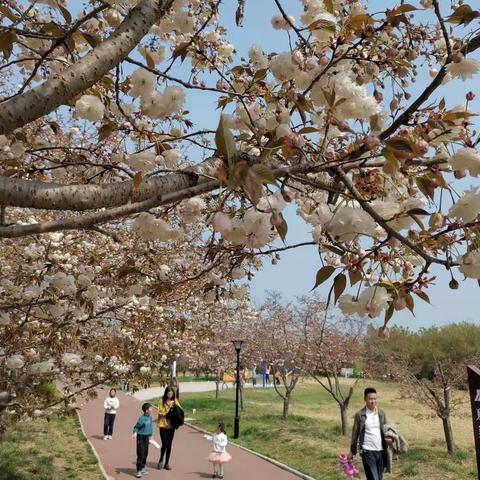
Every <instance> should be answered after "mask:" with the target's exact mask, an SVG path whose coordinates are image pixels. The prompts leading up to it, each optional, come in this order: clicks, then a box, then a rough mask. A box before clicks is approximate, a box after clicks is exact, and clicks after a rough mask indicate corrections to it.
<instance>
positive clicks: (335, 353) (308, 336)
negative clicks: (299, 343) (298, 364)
mask: <svg viewBox="0 0 480 480" xmlns="http://www.w3.org/2000/svg"><path fill="white" fill-rule="evenodd" d="M296 315H297V317H298V320H299V324H300V325H301V328H302V331H303V349H304V351H303V362H302V370H303V371H304V372H305V373H306V374H307V375H309V376H310V377H311V378H313V379H314V380H315V381H316V382H317V383H318V384H319V385H321V386H322V388H323V389H324V390H325V391H327V392H328V393H329V394H330V395H331V396H332V398H333V399H334V400H335V402H337V404H338V406H339V408H340V418H341V429H342V435H348V434H349V429H348V407H349V404H350V400H351V398H352V395H353V392H354V390H355V387H356V386H357V384H358V382H359V380H360V376H357V378H356V379H355V380H354V382H353V384H350V385H348V386H346V385H345V383H344V381H342V377H343V376H344V375H342V369H346V368H348V369H353V368H355V367H358V366H359V362H360V357H361V347H362V341H363V338H362V335H363V333H364V330H365V329H364V323H363V322H362V321H360V320H358V319H348V318H339V317H336V316H335V315H332V313H329V312H328V311H327V305H326V302H325V301H324V300H321V299H320V298H319V297H318V296H313V297H299V298H298V299H297V307H296Z"/></svg>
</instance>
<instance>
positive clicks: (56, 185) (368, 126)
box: [0, 0, 480, 412]
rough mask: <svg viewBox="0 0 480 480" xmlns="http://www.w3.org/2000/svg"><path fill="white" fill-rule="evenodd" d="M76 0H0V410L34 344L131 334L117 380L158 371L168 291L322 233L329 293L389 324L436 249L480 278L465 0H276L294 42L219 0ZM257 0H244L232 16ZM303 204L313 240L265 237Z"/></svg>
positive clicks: (212, 281)
mask: <svg viewBox="0 0 480 480" xmlns="http://www.w3.org/2000/svg"><path fill="white" fill-rule="evenodd" d="M79 3H80V2H73V1H71V2H68V1H66V0H65V1H64V0H42V1H37V2H34V3H32V2H29V1H26V0H7V1H5V2H3V3H2V5H1V9H0V72H1V74H0V78H1V80H0V107H1V108H0V169H1V172H0V173H1V175H0V238H1V239H2V249H1V252H2V255H4V257H2V273H3V271H4V266H6V270H5V272H6V274H5V275H6V277H7V278H5V279H2V280H3V282H4V285H2V287H1V288H2V292H1V295H2V299H1V302H3V303H2V305H3V308H2V317H1V318H2V320H1V321H2V325H1V328H2V329H3V330H2V334H3V333H4V331H6V333H7V335H6V336H7V338H14V339H15V342H14V343H13V344H8V345H4V344H3V343H2V348H3V350H2V352H1V353H0V355H1V357H0V359H1V360H0V368H2V369H3V370H2V380H1V381H2V382H3V381H5V382H6V384H5V386H4V387H3V386H2V390H1V391H0V408H3V405H7V404H9V405H13V404H15V403H18V404H19V405H22V406H25V405H27V404H28V405H33V404H35V402H28V401H23V400H20V399H21V398H22V396H23V393H21V392H23V390H21V389H19V388H17V387H18V386H19V385H26V384H28V382H29V381H30V377H29V376H27V377H25V376H24V373H25V372H32V370H31V367H32V365H34V364H35V363H39V364H40V366H38V367H36V368H38V369H40V370H41V372H39V373H41V374H42V375H44V373H48V374H49V375H50V373H49V372H50V371H55V372H56V373H57V374H58V375H64V373H65V371H72V372H79V371H80V370H82V369H84V366H85V365H87V366H88V362H85V363H84V361H83V357H84V355H85V356H86V357H88V358H90V360H91V355H90V352H91V353H92V354H93V352H94V351H95V350H98V351H99V352H104V350H105V352H106V351H107V350H109V351H118V350H121V351H122V352H126V353H122V354H121V355H116V354H112V353H110V354H108V355H104V354H103V353H99V356H101V357H102V359H104V357H108V358H109V360H107V361H106V362H105V361H104V360H102V361H103V362H104V363H105V364H106V366H105V367H104V368H105V373H104V375H105V378H106V377H107V376H108V375H110V372H115V371H119V369H120V371H121V370H122V368H123V367H120V366H119V365H129V368H133V369H134V370H135V369H137V368H138V369H140V368H141V367H142V366H144V367H145V369H146V370H144V373H142V375H147V373H148V368H151V367H150V365H149V364H150V363H152V362H153V363H158V362H160V361H163V360H162V358H163V355H165V356H166V357H167V361H169V358H170V359H171V358H173V357H172V355H175V353H173V352H175V351H178V350H180V348H179V346H178V345H174V347H175V348H173V349H172V348H171V346H168V347H165V349H166V350H165V351H162V349H159V348H157V345H155V344H153V343H152V344H151V345H152V346H151V350H150V347H149V349H148V355H147V352H145V351H144V352H143V353H142V354H140V353H137V352H140V346H139V345H140V343H138V341H139V339H140V338H143V337H142V335H144V336H147V337H148V338H147V340H148V341H149V340H154V341H156V342H158V341H164V338H169V337H168V335H169V334H168V332H171V331H172V329H170V326H168V322H166V323H165V330H164V326H163V324H161V322H157V323H159V324H158V325H157V324H156V323H155V328H154V329H153V332H152V331H150V330H149V328H148V327H149V326H150V325H152V323H154V319H155V318H156V317H155V315H157V313H156V312H157V310H156V309H157V307H158V308H160V307H162V308H163V307H164V305H166V306H168V305H170V306H172V307H178V308H179V311H182V312H185V311H187V310H188V309H189V308H190V307H191V306H192V305H193V304H196V303H201V302H205V303H206V304H209V303H212V302H215V301H220V300H221V299H222V298H225V297H227V296H228V297H230V296H233V297H238V298H241V297H242V296H245V294H246V287H244V286H242V285H236V286H234V285H233V284H232V281H234V280H239V279H240V278H241V277H245V278H246V279H249V278H251V276H252V275H254V272H255V270H256V269H258V268H260V267H261V260H260V258H261V255H270V256H273V255H275V254H277V253H278V251H279V249H280V250H282V249H287V248H288V249H290V248H292V249H293V248H297V247H298V248H300V247H303V246H307V245H310V246H311V247H313V249H314V250H315V252H316V251H317V250H320V254H321V255H320V256H321V261H322V268H321V269H320V270H319V271H318V273H317V277H316V280H315V282H313V281H312V283H315V286H318V285H320V284H322V283H323V282H325V281H327V280H328V279H330V278H333V282H332V286H331V290H330V295H329V298H328V300H333V302H338V305H339V308H340V309H341V310H342V312H343V313H345V314H347V315H351V314H357V315H360V316H363V317H366V316H369V317H377V316H379V315H381V314H382V313H385V326H386V325H387V322H388V320H389V319H390V318H391V316H392V315H393V313H394V311H395V310H400V309H402V308H408V309H410V310H412V311H413V309H414V299H416V298H419V299H421V300H424V301H429V297H428V294H427V293H426V290H427V288H429V287H430V286H431V284H432V282H433V278H434V275H433V273H432V268H433V267H436V268H444V269H446V270H447V271H448V273H449V274H450V275H451V281H450V287H451V288H452V289H456V288H458V286H459V282H458V280H457V278H458V275H459V274H462V275H463V276H465V277H466V278H471V279H479V278H480V268H479V265H480V253H479V250H478V246H479V241H478V213H479V208H480V193H478V191H477V187H476V186H475V185H474V186H472V187H471V188H469V189H465V185H464V183H462V181H461V178H462V177H467V176H468V178H469V179H470V178H471V177H477V176H478V174H479V173H480V168H479V165H480V153H479V152H478V150H477V145H478V142H479V138H480V137H479V136H478V134H477V132H476V130H475V128H474V125H473V123H472V122H473V120H472V119H473V118H474V115H475V112H474V111H473V106H474V105H475V94H474V93H473V92H470V89H471V87H470V84H469V80H470V79H471V78H473V76H474V75H476V74H477V72H478V70H479V66H480V64H479V62H478V61H477V60H476V55H477V53H476V51H477V50H478V48H479V47H480V35H479V34H478V22H479V17H480V12H479V11H478V10H475V8H474V7H472V6H470V5H469V4H467V3H462V4H461V5H456V4H453V3H452V4H448V5H447V4H444V3H442V4H440V2H439V1H438V0H421V1H415V2H413V3H401V4H398V2H395V1H392V2H386V4H387V3H388V5H386V6H385V10H384V11H379V10H378V9H373V8H372V7H371V5H369V4H368V2H363V3H362V2H360V1H356V0H302V1H301V4H300V3H299V4H298V5H300V6H301V7H302V12H301V13H299V14H298V15H292V14H291V12H289V11H288V9H289V8H291V7H292V5H293V4H288V6H287V4H286V3H285V5H283V4H282V2H281V0H273V2H272V5H273V4H274V6H275V8H276V10H277V12H278V14H276V15H275V16H274V17H273V18H272V20H271V25H272V28H273V29H275V30H279V31H280V32H284V43H283V44H281V42H279V45H278V47H279V48H278V49H276V50H278V51H277V52H268V51H265V48H264V47H262V45H261V42H262V38H258V39H252V40H253V41H256V42H257V43H254V44H253V45H251V47H250V48H249V49H248V51H241V52H240V51H239V52H236V50H235V46H234V45H232V44H231V43H230V41H229V30H228V28H227V25H228V21H229V19H228V18H226V16H225V10H224V5H223V4H224V3H225V2H222V1H221V0H212V1H208V2H200V1H199V0H189V1H187V0H138V1H137V0H125V1H117V0H108V1H97V0H92V1H90V2H85V3H84V4H81V5H80V4H79ZM250 5H254V3H253V2H248V1H245V0H238V10H237V12H236V19H235V21H236V23H237V25H238V26H240V25H241V24H242V22H243V19H244V11H245V9H247V8H252V7H251V6H250ZM233 28H237V27H233ZM238 28H240V27H238ZM245 28H247V25H246V26H245ZM182 62H183V64H184V65H183V66H182V65H181V64H182ZM458 81H463V82H464V83H463V84H461V85H462V87H461V88H463V89H464V93H465V101H464V102H462V103H461V104H460V105H451V104H450V101H449V100H448V99H445V98H444V88H445V85H447V87H446V88H448V86H449V84H450V82H458ZM456 85H458V83H457V84H456ZM207 93H208V95H212V96H213V97H215V105H216V106H217V107H218V108H219V110H220V111H219V113H218V118H216V119H215V124H214V125H210V123H209V121H208V120H206V121H205V124H201V125H196V124H194V123H193V122H192V120H191V118H190V116H189V115H190V114H189V111H188V110H187V109H186V108H187V106H188V105H189V101H190V99H191V98H193V97H194V96H195V95H207ZM291 203H295V204H296V206H297V213H298V215H299V216H300V217H301V218H302V219H303V220H304V221H305V222H306V223H307V224H308V225H309V226H310V227H309V228H311V230H312V241H311V242H306V243H302V244H300V245H288V246H287V245H286V246H284V247H277V246H273V245H271V244H272V242H274V241H275V240H276V239H277V238H280V239H281V240H283V241H284V242H286V241H287V239H288V225H287V222H286V219H285V218H286V217H284V210H285V208H286V207H287V205H288V204H291ZM59 235H62V236H61V237H60V236H59ZM192 235H193V236H194V238H195V240H194V239H193V237H192ZM59 239H60V240H59ZM115 239H118V242H117V241H116V240H115ZM23 242H24V243H23ZM58 242H60V243H61V245H59V246H58V247H56V246H55V245H54V244H55V243H58ZM72 242H73V244H72ZM152 245H153V246H152ZM169 245H175V248H173V247H172V249H169V247H168V246H169ZM102 246H103V248H102V249H100V247H102ZM22 247H23V248H24V249H25V252H24V251H22V250H21V249H22ZM52 247H53V251H52V250H51V249H52ZM70 248H73V251H74V252H73V253H71V254H70V253H69V249H70ZM176 248H179V249H180V252H181V254H180V257H181V258H179V257H177V256H176V255H177V254H176V253H173V252H174V251H175V249H176ZM129 249H131V250H129ZM57 250H58V251H57ZM32 251H33V252H34V253H33V257H32V259H33V260H31V259H30V257H28V255H29V253H28V252H32ZM54 251H55V252H54ZM26 252H27V253H26ZM99 252H101V254H100V253H99ZM54 253H55V255H56V256H57V257H59V258H53V260H50V259H51V257H52V255H53V254H54ZM68 254H70V255H73V257H74V258H72V259H69V258H67V257H65V256H66V255H68ZM95 255H97V256H101V257H102V258H101V259H98V261H94V262H91V261H90V259H91V257H92V256H95ZM27 257H28V258H27ZM173 257H176V261H177V262H178V263H179V264H182V262H183V264H182V266H179V264H177V263H171V262H170V261H169V259H170V260H171V261H172V262H173V260H174V258H173ZM75 258H76V259H77V260H76V262H77V263H76V264H74V263H72V262H73V260H75ZM20 259H21V260H22V261H21V262H20V261H19V260H20ZM182 259H183V260H182ZM27 260H28V261H27ZM71 260H72V261H71ZM100 260H101V261H100ZM35 265H36V266H35ZM104 265H107V266H106V267H105V266H104ZM165 267H166V268H165ZM97 268H99V269H100V270H99V271H97V270H96V269H97ZM122 268H123V270H122ZM82 275H83V276H82ZM163 275H165V276H167V277H168V276H169V275H172V276H173V278H174V280H172V281H170V280H169V281H165V280H162V278H161V277H162V276H163ZM131 276H137V277H138V278H140V277H141V278H143V280H142V281H141V282H140V284H141V285H140V286H141V289H139V290H135V288H137V287H136V285H134V284H133V281H132V282H131V283H129V280H128V279H129V278H130V277H131ZM71 277H73V278H71ZM92 277H93V280H92ZM456 277H457V278H456ZM89 281H90V282H93V284H94V286H93V287H91V285H90V284H89ZM97 281H98V284H97ZM9 282H11V283H9ZM191 282H193V283H191ZM117 283H118V285H117ZM348 283H349V284H350V287H354V290H355V291H353V288H352V292H351V293H348V292H346V289H347V284H348ZM165 284H167V285H165ZM189 285H192V286H191V287H190V286H189ZM131 288H133V290H131ZM190 288H191V289H192V290H191V291H190ZM144 289H146V290H147V291H148V293H147V294H143V293H135V292H137V291H138V292H140V291H142V292H143V290H144ZM27 290H28V291H27ZM178 295H179V296H181V297H183V300H180V299H178V298H176V296H178ZM91 297H92V298H93V299H92V298H91ZM133 297H135V300H134V299H133ZM144 297H146V298H144ZM98 298H99V299H100V300H99V299H98ZM188 298H191V299H193V303H187V300H188ZM52 299H53V300H52ZM119 299H122V300H123V299H126V300H125V303H121V302H120V300H119ZM128 299H129V300H128ZM139 299H142V300H139ZM132 302H133V306H132ZM92 303H93V307H92ZM158 304H160V305H158ZM105 309H107V310H106V311H104V310H105ZM5 312H6V313H5ZM45 312H47V313H45ZM108 314H111V315H115V317H114V318H115V321H114V322H113V323H114V325H115V326H116V325H117V323H115V322H118V324H119V325H120V326H119V327H118V331H119V332H120V333H119V334H118V335H117V334H115V335H114V334H112V331H111V328H112V325H108V328H107V327H105V320H103V319H104V317H105V316H106V315H108ZM58 319H60V320H58ZM119 319H120V320H119ZM167 320H168V321H170V320H171V321H172V322H173V323H174V324H175V325H177V322H180V328H183V325H188V322H187V321H185V322H183V323H182V321H180V320H178V318H176V314H175V315H173V314H170V317H169V318H168V319H167ZM36 322H38V323H36ZM57 323H59V326H58V325H56V324H57ZM52 325H53V327H52ZM80 325H81V327H80ZM60 327H61V328H60ZM167 327H168V328H167ZM157 328H158V329H159V330H157ZM64 329H66V331H67V332H69V334H66V333H64ZM173 330H178V329H177V328H173ZM57 332H58V333H57ZM97 332H98V333H99V335H96V333H97ZM185 332H186V333H185V335H187V331H186V330H185ZM2 338H3V336H2ZM33 338H37V339H39V340H40V339H41V340H42V342H43V343H41V344H39V345H37V343H35V346H32V345H31V343H32V342H33ZM90 338H92V339H93V340H91V341H90V342H89V341H88V339H90ZM75 339H77V340H78V342H77V341H75ZM80 339H82V343H80ZM192 341H193V340H190V342H192ZM96 342H98V343H99V345H96ZM129 342H131V344H132V345H134V348H132V347H131V344H130V343H129ZM166 343H168V341H167V342H166ZM100 344H101V345H102V346H100ZM164 344H165V341H164ZM12 345H13V346H12ZM108 345H110V347H108V348H107V346H108ZM129 345H130V346H129ZM103 346H104V347H105V348H104V347H103ZM121 346H122V348H123V349H124V350H122V348H121ZM127 346H128V348H127ZM30 348H32V351H30V354H31V357H29V356H28V354H27V352H28V349H30ZM282 348H283V347H282ZM89 349H90V350H89ZM64 354H71V355H73V356H67V357H65V359H63V355H64ZM75 355H79V356H80V357H82V363H81V365H78V364H79V361H78V358H77V357H76V356H75ZM112 355H113V356H115V357H116V359H115V360H114V361H111V356H112ZM169 356H170V357H169ZM147 358H149V359H151V360H149V361H148V362H147V363H148V365H147V364H144V365H140V364H141V363H143V360H146V359H147ZM50 360H51V361H50ZM90 360H89V361H90ZM289 361H290V360H289ZM291 361H292V362H293V360H291ZM7 362H8V363H7ZM44 362H46V363H44ZM100 363H101V362H100ZM20 365H21V366H20ZM115 365H117V367H118V368H117V370H115V368H114V367H115ZM88 368H90V371H91V372H93V373H92V376H93V377H95V378H92V379H91V381H93V382H95V381H99V380H100V379H99V378H98V377H96V375H97V374H100V373H102V372H101V369H99V368H98V367H97V366H96V367H88ZM125 368H126V367H125ZM87 370H88V369H87ZM33 371H34V372H36V370H35V369H34V370H33ZM4 372H6V373H5V375H4V374H3V373H4ZM12 372H13V373H12ZM37 373H38V372H37ZM139 373H141V372H139ZM28 375H30V373H29V374H28ZM75 375H77V373H75ZM75 375H73V376H72V379H73V378H74V377H75ZM67 376H68V375H67ZM77 377H78V378H79V376H78V375H77ZM4 378H7V380H3V379H4ZM48 378H52V376H50V377H48ZM21 379H24V380H28V382H26V381H23V380H22V381H21ZM36 382H37V381H35V382H33V383H32V385H35V384H36ZM67 383H72V382H71V381H70V380H69V381H68V382H67ZM73 383H74V384H75V382H73ZM76 383H81V382H80V380H78V382H76ZM2 385H3V384H2ZM82 385H83V383H82ZM3 388H4V389H3ZM81 388H83V387H81ZM14 393H15V394H16V397H15V398H16V400H15V399H13V394H14ZM32 398H33V397H32ZM28 408H31V407H27V410H28ZM4 410H5V409H4ZM7 410H8V409H7ZM20 410H21V409H20V408H17V410H16V411H17V412H19V411H20Z"/></svg>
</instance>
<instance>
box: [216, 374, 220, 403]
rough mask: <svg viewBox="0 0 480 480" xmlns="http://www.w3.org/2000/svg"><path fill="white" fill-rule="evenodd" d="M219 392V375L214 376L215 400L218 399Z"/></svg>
mask: <svg viewBox="0 0 480 480" xmlns="http://www.w3.org/2000/svg"><path fill="white" fill-rule="evenodd" d="M219 392H220V376H219V375H218V376H217V377H216V378H215V400H218V394H219Z"/></svg>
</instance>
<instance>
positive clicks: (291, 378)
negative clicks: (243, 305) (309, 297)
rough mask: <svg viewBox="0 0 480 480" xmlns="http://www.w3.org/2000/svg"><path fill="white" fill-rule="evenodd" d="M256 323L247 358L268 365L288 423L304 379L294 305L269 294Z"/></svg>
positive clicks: (251, 325) (275, 294) (283, 415)
mask: <svg viewBox="0 0 480 480" xmlns="http://www.w3.org/2000/svg"><path fill="white" fill-rule="evenodd" d="M258 313H259V315H258V316H257V319H256V321H252V322H250V325H249V326H248V333H249V337H248V338H249V341H248V342H246V345H245V350H246V352H245V356H246V357H247V358H250V359H251V360H250V363H251V364H254V363H255V364H257V365H260V364H261V362H262V361H265V362H267V364H268V365H269V367H270V371H271V374H272V377H273V378H272V381H273V386H274V388H275V392H276V393H277V394H278V395H279V397H280V398H281V399H282V400H283V412H282V418H283V419H284V420H287V418H288V414H289V407H290V400H291V398H292V394H293V392H294V390H295V387H296V386H297V384H298V381H299V379H300V370H299V363H300V357H299V356H300V355H301V342H300V340H301V336H300V335H299V331H298V328H296V327H297V324H296V321H297V319H296V317H295V311H294V308H293V305H291V304H287V305H285V304H283V303H282V301H281V297H280V295H279V294H278V293H275V292H269V294H268V296H267V298H266V299H265V301H264V303H263V304H262V306H261V307H260V309H259V312H258Z"/></svg>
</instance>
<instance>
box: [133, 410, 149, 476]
mask: <svg viewBox="0 0 480 480" xmlns="http://www.w3.org/2000/svg"><path fill="white" fill-rule="evenodd" d="M142 412H143V415H142V416H140V418H139V419H138V420H137V423H136V424H135V426H134V427H133V438H136V439H137V473H136V475H135V477H137V478H142V477H143V475H146V474H147V473H148V472H147V470H146V469H145V465H146V464H147V457H148V442H149V441H150V437H151V436H152V434H153V425H152V405H150V404H149V403H144V404H143V405H142Z"/></svg>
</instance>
